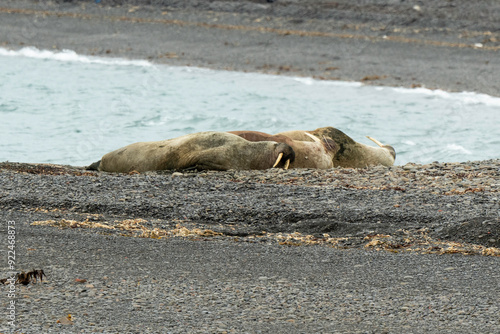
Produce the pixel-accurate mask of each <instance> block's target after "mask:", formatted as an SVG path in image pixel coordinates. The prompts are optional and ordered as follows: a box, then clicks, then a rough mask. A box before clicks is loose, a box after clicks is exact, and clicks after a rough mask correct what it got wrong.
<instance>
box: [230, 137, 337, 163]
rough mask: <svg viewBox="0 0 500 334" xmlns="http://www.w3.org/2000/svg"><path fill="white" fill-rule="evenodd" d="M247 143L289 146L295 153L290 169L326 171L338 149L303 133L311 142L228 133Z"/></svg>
mask: <svg viewBox="0 0 500 334" xmlns="http://www.w3.org/2000/svg"><path fill="white" fill-rule="evenodd" d="M229 133H232V134H235V135H237V136H240V137H241V138H244V139H246V140H248V141H252V142H257V141H275V142H279V143H285V144H288V145H290V146H291V147H292V148H293V150H294V152H295V160H294V161H293V162H292V163H291V164H290V168H318V169H328V168H332V167H333V156H334V155H335V154H336V153H337V151H338V149H339V147H338V146H337V145H336V144H335V142H334V141H333V140H331V139H329V138H326V137H325V138H323V139H319V138H317V137H315V136H313V135H311V134H309V133H306V132H304V134H305V135H306V136H308V137H309V140H311V139H312V140H313V142H311V141H304V140H293V139H291V138H290V137H287V136H284V135H279V134H278V135H271V134H268V133H264V132H259V131H229Z"/></svg>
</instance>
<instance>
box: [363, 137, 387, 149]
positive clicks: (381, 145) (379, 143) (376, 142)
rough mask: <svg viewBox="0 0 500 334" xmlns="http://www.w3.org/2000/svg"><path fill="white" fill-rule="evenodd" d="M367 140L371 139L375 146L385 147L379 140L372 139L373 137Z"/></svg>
mask: <svg viewBox="0 0 500 334" xmlns="http://www.w3.org/2000/svg"><path fill="white" fill-rule="evenodd" d="M366 138H368V139H370V140H371V141H373V142H374V143H375V144H377V145H378V146H380V147H384V146H385V145H384V144H382V143H381V142H379V141H378V140H377V139H375V138H372V137H370V136H366Z"/></svg>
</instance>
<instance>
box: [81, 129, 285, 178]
mask: <svg viewBox="0 0 500 334" xmlns="http://www.w3.org/2000/svg"><path fill="white" fill-rule="evenodd" d="M281 153H282V157H281V156H280V154H281ZM294 155H295V153H294V151H293V149H292V148H291V147H290V146H289V145H287V144H284V143H277V142H271V141H264V142H249V141H247V140H245V139H243V138H240V137H238V136H236V135H233V134H230V133H226V132H212V131H211V132H199V133H193V134H189V135H185V136H181V137H178V138H174V139H168V140H162V141H153V142H140V143H135V144H131V145H128V146H125V147H122V148H119V149H117V150H115V151H113V152H110V153H107V154H105V155H104V156H103V157H102V159H101V161H100V162H99V163H94V164H92V165H91V166H90V167H93V168H94V169H95V168H96V167H97V169H98V170H100V171H105V172H120V173H128V172H131V171H138V172H145V171H154V170H182V169H187V168H196V169H198V170H229V169H240V170H241V169H268V168H272V167H274V165H275V164H276V162H277V160H278V157H280V161H279V162H277V164H276V167H278V168H282V167H283V166H285V165H288V163H289V162H291V161H293V159H294ZM288 160H290V161H288ZM90 167H89V168H90Z"/></svg>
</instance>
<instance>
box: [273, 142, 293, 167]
mask: <svg viewBox="0 0 500 334" xmlns="http://www.w3.org/2000/svg"><path fill="white" fill-rule="evenodd" d="M275 153H276V155H277V156H276V160H275V161H274V164H273V168H275V167H278V168H283V169H288V166H290V163H292V162H293V161H294V160H295V151H294V150H293V148H292V147H291V146H290V145H288V144H285V143H276V148H275Z"/></svg>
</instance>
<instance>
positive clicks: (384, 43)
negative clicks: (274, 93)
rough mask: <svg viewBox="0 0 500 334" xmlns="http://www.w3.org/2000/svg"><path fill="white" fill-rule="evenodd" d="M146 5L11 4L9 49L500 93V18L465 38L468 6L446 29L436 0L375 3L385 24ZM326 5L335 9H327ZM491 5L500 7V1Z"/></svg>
mask: <svg viewBox="0 0 500 334" xmlns="http://www.w3.org/2000/svg"><path fill="white" fill-rule="evenodd" d="M142 3H144V2H141V1H123V2H122V5H112V6H108V5H105V4H101V5H96V4H82V3H79V2H77V1H75V2H70V3H65V2H64V3H52V4H40V3H35V2H32V1H28V0H24V1H8V0H3V1H0V17H1V18H2V20H0V30H3V31H4V32H5V34H4V37H3V40H0V45H2V46H4V47H9V48H12V49H19V48H20V47H22V46H25V45H32V46H35V47H38V48H40V49H48V50H62V49H70V50H74V51H75V52H77V53H81V54H86V55H100V56H114V57H125V58H132V59H147V60H150V61H153V62H155V63H164V64H169V65H181V66H196V67H204V68H211V69H219V70H234V71H243V72H247V71H248V72H260V73H268V74H285V75H291V76H300V77H313V78H316V79H320V80H342V81H354V82H363V83H364V84H372V85H381V86H395V87H425V88H429V89H442V90H445V91H451V92H456V91H473V92H482V93H486V94H489V95H493V96H500V86H499V85H498V84H496V80H495V78H494V75H493V73H496V72H500V60H499V59H500V57H497V55H498V52H500V51H499V50H500V42H497V41H500V34H499V35H498V36H497V34H498V33H497V32H495V31H492V30H487V29H493V27H494V24H493V23H491V25H489V24H490V23H489V21H487V20H486V21H485V20H484V19H483V21H482V22H481V23H473V22H475V21H474V20H473V19H470V20H465V21H463V20H462V21H463V22H464V23H460V24H459V25H462V26H461V27H460V29H459V30H457V31H458V32H459V33H458V34H455V33H454V30H453V29H454V27H455V25H457V22H461V21H460V19H458V18H457V17H459V16H458V15H459V12H460V8H459V7H460V6H462V5H464V3H463V2H460V3H459V4H458V5H457V6H458V8H454V11H453V12H452V13H450V14H451V16H450V17H449V18H448V21H447V20H443V19H441V20H442V21H441V22H440V24H439V25H437V26H435V24H436V23H435V22H434V21H432V20H431V21H429V22H427V21H426V20H428V19H430V18H431V17H432V16H433V15H435V14H436V13H434V12H432V11H430V10H431V8H433V6H434V4H432V5H431V4H427V6H430V7H429V11H425V14H422V13H420V14H419V13H418V11H416V10H415V9H412V11H409V12H407V11H406V10H403V9H404V8H406V7H405V6H408V5H409V4H406V5H404V6H403V7H404V8H403V7H401V8H400V7H398V6H393V5H388V4H385V5H381V7H380V8H379V7H377V6H375V7H370V9H369V10H372V11H373V10H374V11H375V12H374V14H373V15H374V16H376V17H379V16H380V18H382V21H381V22H378V21H366V19H365V18H363V17H364V15H368V13H369V12H365V10H366V9H365V8H364V7H363V5H362V4H353V5H352V6H353V8H348V9H347V8H346V9H342V10H340V11H339V10H333V9H331V8H329V7H324V8H322V9H321V8H319V7H318V8H316V7H315V6H316V5H314V4H313V3H311V2H309V1H304V3H300V4H298V3H295V2H291V1H290V2H289V1H281V2H276V3H274V4H261V3H259V2H258V1H242V4H241V6H237V5H231V3H230V2H219V3H218V4H217V6H220V8H219V7H214V6H216V5H203V3H199V2H197V1H194V0H193V1H190V2H187V3H185V4H179V3H177V2H169V1H163V2H158V3H157V4H156V5H142ZM174 3H175V4H174ZM245 3H246V4H245ZM111 4H113V3H111ZM207 6H208V7H207ZM317 6H319V5H317ZM325 6H326V5H325ZM348 6H350V5H348ZM384 6H385V7H384ZM387 6H388V7H387ZM392 6H393V7H392ZM437 7H438V8H439V4H437ZM383 8H386V9H385V10H384V9H383ZM387 8H389V9H391V10H394V12H395V13H397V15H396V17H397V18H398V20H401V23H398V24H396V23H394V22H393V21H391V20H394V18H392V19H391V15H389V14H387ZM411 8H413V7H410V9H411ZM318 10H323V11H325V13H324V15H320V14H318ZM391 10H389V12H390V11H391ZM490 10H491V11H492V12H494V11H495V10H496V7H493V8H491V9H490ZM378 11H380V13H378ZM422 11H423V9H422ZM436 11H438V12H439V9H436ZM326 13H330V14H328V15H331V16H328V15H327V14H326ZM377 13H378V14H377ZM377 15H379V16H377ZM415 15H416V16H415ZM428 15H429V16H430V17H427V16H428ZM454 15H457V16H456V17H455V16H454ZM469 15H471V17H475V15H481V12H480V9H474V10H471V11H470V13H469ZM415 19H416V21H414V23H411V24H408V23H404V22H406V21H408V22H410V21H412V20H415ZM384 20H388V21H387V22H385V23H384ZM365 21H366V22H365ZM89 22H91V23H92V24H88V23H89ZM426 22H427V23H426ZM432 22H434V23H432ZM384 24H385V26H384ZM388 24H389V25H388ZM425 24H430V26H429V27H427V28H426V25H425ZM464 24H465V26H464ZM467 24H468V25H469V26H467ZM384 27H385V28H384ZM387 27H390V29H388V28H387ZM478 29H479V30H478ZM481 29H482V30H481ZM485 36H486V37H485ZM486 40H488V42H485V41H486ZM480 42H481V43H480ZM479 45H480V46H479Z"/></svg>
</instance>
